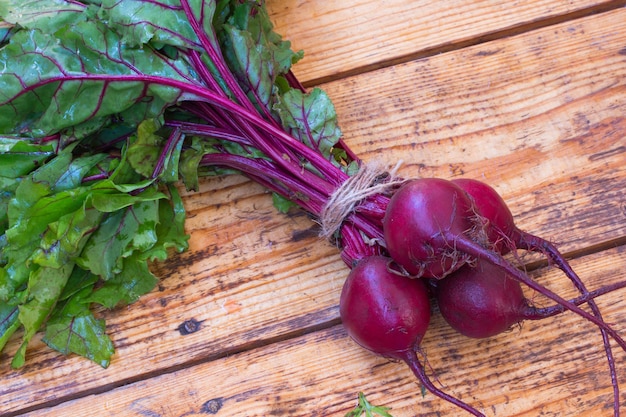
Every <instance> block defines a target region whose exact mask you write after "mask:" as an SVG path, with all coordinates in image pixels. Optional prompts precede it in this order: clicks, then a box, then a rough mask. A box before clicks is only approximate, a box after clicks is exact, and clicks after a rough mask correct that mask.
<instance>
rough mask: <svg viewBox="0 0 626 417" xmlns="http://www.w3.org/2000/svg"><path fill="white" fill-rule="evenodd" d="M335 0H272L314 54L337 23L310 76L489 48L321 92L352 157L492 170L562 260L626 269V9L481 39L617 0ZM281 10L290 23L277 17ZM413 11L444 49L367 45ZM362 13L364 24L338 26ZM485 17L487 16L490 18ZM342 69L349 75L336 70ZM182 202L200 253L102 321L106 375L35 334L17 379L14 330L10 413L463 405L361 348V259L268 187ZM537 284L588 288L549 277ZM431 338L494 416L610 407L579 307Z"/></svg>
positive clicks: (458, 389) (2, 366)
mask: <svg viewBox="0 0 626 417" xmlns="http://www.w3.org/2000/svg"><path fill="white" fill-rule="evenodd" d="M279 3H280V4H279ZM317 3H319V4H317ZM327 3H328V5H326V4H327ZM332 3H333V2H291V1H281V2H270V4H269V5H270V8H271V10H272V12H273V16H276V19H277V21H278V24H277V27H278V30H279V31H281V32H282V33H287V36H286V37H288V38H291V39H294V44H296V46H297V47H303V48H307V52H308V49H309V48H308V45H307V46H299V45H298V43H297V42H298V41H299V40H300V39H302V40H303V41H305V42H311V41H309V40H311V39H320V40H319V41H315V42H312V43H313V45H311V46H312V47H313V48H312V49H313V51H315V47H316V46H315V45H317V47H318V48H319V47H321V46H322V45H323V42H324V36H325V35H324V33H320V32H324V31H326V30H327V31H331V30H336V31H339V32H336V33H339V36H335V38H337V39H336V40H335V42H338V43H335V44H334V45H333V46H332V48H330V47H328V46H327V47H326V48H327V52H328V51H330V49H333V52H332V53H336V54H337V56H341V59H335V60H332V59H328V58H326V59H325V60H324V59H317V60H315V61H314V62H312V61H311V60H310V58H309V61H307V60H305V61H303V62H302V63H301V66H299V68H302V69H303V70H302V71H303V72H302V74H304V77H305V79H307V80H316V79H323V78H332V76H333V74H347V73H351V72H352V71H353V69H355V68H362V67H364V65H365V64H364V62H366V61H367V60H368V59H371V62H374V63H376V62H391V61H393V60H394V59H395V58H398V59H400V58H402V57H405V56H407V54H409V55H410V54H412V53H413V52H407V50H408V49H413V50H415V51H420V50H421V51H424V50H427V49H428V48H432V47H434V46H433V45H441V44H444V43H455V44H456V45H460V46H463V43H464V42H466V40H467V39H476V42H470V43H469V44H473V43H475V44H476V45H475V46H467V47H462V48H461V47H459V49H458V50H453V51H450V52H447V53H444V54H439V55H436V56H428V57H427V58H423V59H418V60H414V61H409V62H405V63H403V64H397V65H392V66H389V67H386V68H383V69H380V70H376V71H368V72H363V73H359V74H358V75H354V76H348V77H344V76H342V78H341V79H340V80H337V81H336V82H329V83H326V84H323V85H322V87H323V88H324V89H325V90H326V91H328V93H329V94H330V95H331V97H332V99H333V101H334V102H335V105H336V108H337V112H338V117H339V120H340V123H341V126H342V129H343V131H344V134H345V136H346V140H347V142H348V144H349V146H351V147H352V148H353V149H354V150H355V151H356V152H357V153H358V154H359V155H361V156H362V157H363V158H364V159H366V160H371V159H382V160H384V161H387V162H389V163H394V162H395V161H397V160H400V159H402V160H403V161H404V165H403V167H402V174H403V175H405V176H418V175H421V176H430V175H436V176H441V177H444V178H451V177H459V176H473V177H477V178H483V179H485V180H486V181H488V182H489V183H490V184H492V185H494V186H495V187H496V188H497V189H498V190H499V191H500V192H501V193H502V194H503V196H504V197H505V199H506V200H507V202H508V203H509V205H510V206H511V208H512V210H513V212H514V213H515V214H516V219H517V221H518V223H519V224H520V226H522V227H524V228H525V229H528V230H531V231H533V232H536V233H537V234H540V235H542V236H545V237H549V238H550V239H552V240H553V241H555V242H557V243H558V244H559V245H560V246H561V247H562V248H563V249H564V250H566V251H567V252H569V253H573V254H578V255H580V254H586V253H592V252H597V251H599V250H600V249H607V248H609V247H611V246H616V247H617V248H616V249H611V250H606V251H603V252H598V253H596V254H593V255H590V256H585V257H581V258H580V259H577V261H576V268H577V270H578V271H579V273H580V275H581V276H582V277H583V279H585V281H586V282H590V283H592V282H595V281H594V280H596V279H621V278H622V276H623V270H624V268H625V267H626V260H625V258H624V247H625V246H624V245H625V244H626V242H625V238H624V237H625V236H626V198H625V196H624V190H626V170H625V169H624V161H625V157H624V155H626V140H625V137H626V119H625V118H624V114H626V113H625V110H626V104H625V103H626V85H625V84H626V83H625V81H624V80H625V79H626V52H625V50H626V28H625V27H624V25H623V22H624V21H626V9H616V10H614V11H611V12H607V13H601V14H597V15H593V16H589V17H585V18H580V19H574V20H567V21H566V22H564V23H560V24H555V25H550V26H546V27H542V28H538V29H536V30H529V31H528V32H524V33H521V34H518V35H516V36H512V37H504V38H501V39H494V40H492V41H490V42H486V43H483V42H482V41H480V39H479V38H480V37H481V36H484V35H485V34H486V33H491V32H500V33H504V32H505V31H506V30H507V28H511V27H522V26H526V25H528V24H529V22H532V21H536V20H542V21H546V20H549V19H551V18H554V17H555V16H567V15H570V14H571V13H573V12H574V11H576V10H581V9H582V8H584V7H587V6H589V7H591V6H602V5H604V4H608V2H606V3H605V2H582V1H577V2H548V1H545V2H543V1H535V2H530V1H528V2H515V3H514V4H512V5H507V7H508V9H506V10H507V12H506V13H505V12H504V9H503V8H502V7H501V6H498V5H496V4H494V3H493V2H467V1H466V2H458V4H457V5H456V6H457V7H456V8H452V9H448V8H447V6H445V7H444V6H437V2H435V4H430V5H428V6H427V7H426V6H424V4H421V3H420V2H414V3H406V2H403V5H401V4H400V2H383V3H385V4H386V5H387V6H388V7H390V10H394V13H390V12H389V13H388V10H387V9H385V8H380V7H379V6H378V5H379V3H380V2H372V1H370V2H365V1H355V2H351V3H350V4H351V5H352V6H353V7H352V8H350V7H348V6H342V7H337V6H332V5H331V4H332ZM439 3H442V2H439ZM342 4H344V3H342ZM345 4H347V3H345ZM446 4H448V3H447V2H446ZM282 5H284V7H285V8H286V9H285V10H283V9H280V7H278V6H282ZM417 5H421V7H418V6H417ZM533 5H534V7H531V6H533ZM401 6H402V7H404V8H401ZM310 7H318V8H322V9H323V10H324V12H323V13H318V14H310V16H317V17H318V19H320V20H318V21H317V24H315V25H312V24H308V23H305V22H304V21H303V20H297V18H296V17H297V16H300V15H301V14H302V15H304V12H303V9H302V8H305V9H304V10H310V9H306V8H310ZM511 7H519V9H515V10H517V13H512V12H511V10H513V9H511ZM372 10H376V11H378V10H380V11H381V12H380V13H379V15H380V16H379V17H378V19H377V22H378V23H376V24H375V25H374V26H368V27H367V28H366V27H365V26H364V25H358V24H357V23H358V22H359V20H361V21H363V20H368V19H369V18H370V17H371V15H372ZM296 11H297V13H296ZM400 11H403V12H404V13H400ZM452 11H454V13H452ZM281 13H288V14H290V15H292V16H293V18H294V19H295V20H289V19H287V20H281V19H284V18H283V17H281ZM346 13H348V14H346ZM433 13H434V14H433ZM407 15H411V16H413V18H414V19H416V21H417V22H428V24H429V25H430V26H431V29H428V30H431V31H432V30H434V29H432V26H433V25H434V23H435V22H440V23H441V25H440V28H439V30H440V32H439V34H440V36H441V39H440V41H439V43H437V42H436V39H435V38H436V36H435V35H430V38H429V37H428V36H427V28H424V26H423V25H415V24H414V25H412V26H407V27H405V28H403V29H401V31H399V32H398V31H396V32H395V36H393V37H391V36H390V37H388V39H387V42H391V40H390V39H393V40H394V42H395V43H393V44H391V45H390V46H388V47H385V48H380V44H378V43H376V42H373V41H372V39H382V41H384V38H380V36H382V35H381V33H383V32H386V28H387V27H391V25H392V24H398V23H399V22H400V21H404V20H405V19H404V17H405V16H407ZM346 16H351V18H350V19H347V20H349V23H350V25H352V29H351V30H352V32H340V31H341V28H340V27H339V26H342V24H346V21H347V20H346ZM479 16H480V17H481V19H482V21H484V26H483V24H481V25H477V24H476V23H475V22H476V21H477V19H478V17H479ZM513 20H517V22H514V21H513ZM368 21H369V20H368ZM287 22H290V23H289V25H287ZM320 22H325V23H324V24H323V25H322V24H321V23H320ZM498 22H499V23H498ZM307 25H308V26H307ZM286 26H289V27H288V28H287V27H286ZM478 26H481V29H480V30H479V29H478ZM320 27H323V28H324V31H320V30H319V28H320ZM282 28H286V29H289V28H292V29H293V30H296V32H295V33H293V34H291V35H290V34H289V32H288V30H285V31H282ZM298 31H301V32H298ZM368 34H369V36H368ZM300 35H301V36H300ZM298 36H300V37H298ZM316 36H319V38H316ZM377 36H378V37H379V38H377ZM350 37H351V38H350ZM396 38H398V39H397V40H396ZM424 38H426V40H425V41H424V42H425V43H423V44H416V39H424ZM428 38H429V39H428ZM307 39H309V40H307ZM350 39H351V40H350ZM305 45H306V43H305ZM346 48H349V49H351V50H352V52H346ZM383 50H384V51H383ZM314 53H315V52H314ZM390 53H391V54H392V57H390V56H388V55H386V54H390ZM360 54H364V55H363V56H361V55H360ZM309 56H311V55H309ZM367 57H369V58H367ZM335 61H336V62H335ZM344 61H345V62H348V65H349V66H350V67H349V68H348V67H347V68H336V67H335V65H336V64H338V63H339V62H344ZM375 65H377V64H375ZM316 66H319V67H318V68H317V69H316ZM365 66H367V65H365ZM322 68H323V69H322ZM316 71H318V72H316ZM184 198H185V205H186V208H187V210H188V213H189V219H188V221H187V223H186V227H187V231H188V232H189V233H190V234H191V241H190V243H191V248H190V250H189V251H188V252H187V253H184V254H182V255H179V256H175V257H173V258H172V259H171V260H169V261H168V262H165V263H163V264H159V265H155V266H154V270H155V272H156V273H157V275H158V276H160V277H162V278H163V280H162V281H161V283H160V285H159V288H158V289H157V290H155V291H153V292H152V293H150V294H148V295H147V296H145V297H143V298H142V299H140V301H138V302H137V303H136V304H134V305H132V306H129V307H125V308H117V309H115V310H112V311H99V312H98V315H99V316H100V317H104V318H106V319H107V322H108V323H109V327H108V329H109V332H110V334H111V335H112V337H113V340H114V343H115V345H116V349H117V354H116V356H115V357H114V360H113V362H112V364H111V366H110V368H109V369H107V370H102V369H100V368H98V367H97V366H95V365H93V364H91V363H88V362H87V361H86V360H83V359H80V358H76V357H68V358H64V357H61V356H59V355H58V354H56V353H54V352H51V351H50V350H49V349H48V348H47V347H46V346H45V345H44V344H43V343H42V342H41V340H40V339H38V338H37V339H36V340H35V341H34V342H33V344H32V346H31V348H30V349H29V353H28V365H27V366H26V367H24V368H23V369H21V370H19V371H13V370H11V369H10V368H9V359H8V356H9V355H10V354H12V353H13V352H14V351H15V349H17V345H18V340H17V338H14V339H13V340H12V341H11V342H10V344H9V346H8V349H7V352H5V353H3V354H2V355H1V356H0V376H1V377H2V383H1V384H0V415H19V414H23V413H25V412H26V411H29V410H31V411H32V413H31V414H32V415H41V416H65V415H72V416H74V415H76V416H79V415H110V414H106V413H109V412H110V413H115V415H122V416H123V415H129V416H131V415H155V416H156V415H159V416H181V415H194V413H195V414H198V415H206V414H207V411H206V410H205V409H203V408H202V407H203V406H204V404H207V401H209V400H211V399H214V398H223V399H225V400H224V402H223V411H220V414H218V415H229V416H230V415H233V416H236V415H241V416H244V415H246V416H247V415H250V416H252V415H289V416H291V415H294V416H297V415H323V416H329V415H338V416H339V415H342V413H345V412H346V411H347V409H348V408H350V407H351V406H352V405H353V403H354V399H355V396H356V392H357V391H358V390H360V389H363V390H365V391H367V392H368V394H370V393H371V394H372V397H371V399H372V400H374V401H376V402H381V403H385V404H388V405H391V406H392V407H393V408H394V411H395V410H398V413H397V414H396V413H395V412H394V416H395V417H402V416H408V415H416V414H418V413H420V414H421V413H422V412H425V410H427V411H426V412H425V413H426V414H423V415H429V414H428V413H430V415H435V413H437V412H441V413H442V414H443V415H455V413H456V411H454V410H453V409H452V408H450V407H449V406H448V405H447V404H444V403H442V402H441V401H439V400H436V399H433V398H432V396H431V397H428V396H427V397H426V398H425V399H422V398H421V397H420V395H419V387H418V386H417V385H416V383H415V381H414V380H413V378H412V377H411V375H409V374H408V371H406V370H405V369H404V367H402V366H400V365H398V364H392V363H388V362H387V361H385V360H381V359H378V358H375V357H373V356H372V355H369V354H368V353H367V352H363V351H362V350H361V349H359V348H358V347H356V346H354V344H353V343H352V342H350V341H349V340H348V339H347V338H346V336H345V335H344V333H343V331H342V330H341V327H340V326H337V323H338V321H337V320H338V313H337V302H338V297H339V291H340V288H341V285H342V282H343V279H344V277H345V274H346V273H347V268H346V267H345V266H344V265H343V263H342V262H341V260H340V259H339V256H338V251H337V249H336V248H334V247H332V245H330V244H328V243H325V242H321V241H320V240H319V239H318V238H317V236H316V233H317V232H316V228H315V224H314V223H313V222H312V221H311V220H310V219H309V218H308V217H307V216H305V215H303V214H302V213H298V212H293V213H290V214H289V215H281V214H278V213H276V211H275V210H274V208H273V207H272V205H271V198H270V197H269V195H267V193H266V192H265V191H264V190H263V189H262V188H261V187H260V186H258V185H255V184H253V183H251V182H249V181H247V180H246V179H244V178H242V177H239V176H232V177H227V178H218V179H212V180H206V181H204V182H203V183H202V186H201V190H200V191H199V192H197V193H185V197H184ZM557 275H558V274H557ZM537 277H538V279H541V280H545V282H548V281H549V282H550V285H551V286H553V288H554V289H555V290H557V291H558V292H563V293H564V294H569V295H573V292H571V288H570V287H571V286H570V285H569V284H568V283H567V282H565V281H564V280H562V279H561V280H553V274H552V273H545V274H544V273H543V272H542V273H538V274H537ZM542 282H543V281H542ZM621 298H623V292H620V293H616V294H614V295H612V296H610V297H608V298H607V299H606V300H607V302H606V304H605V308H604V309H603V311H606V313H607V316H608V317H610V321H611V322H613V323H623V322H624V317H623V315H624V311H625V310H624V308H623V307H622V305H623V304H622V303H621ZM192 319H193V320H196V321H197V322H198V323H199V330H198V331H197V332H195V333H192V334H188V335H184V336H183V335H182V334H181V332H180V331H179V328H180V326H181V325H182V324H184V323H185V322H186V321H189V320H192ZM561 320H563V321H561ZM618 330H622V331H624V329H623V327H621V328H620V327H618ZM568 332H569V333H568ZM430 333H431V336H429V341H428V342H427V343H426V345H425V349H426V350H427V353H428V357H429V360H431V361H432V365H433V367H435V370H436V372H437V375H438V377H439V378H440V380H441V381H443V382H444V383H445V384H446V387H447V389H449V390H450V391H451V392H453V393H455V394H456V395H459V396H461V397H462V398H464V399H466V400H467V401H469V402H471V403H473V404H480V405H481V406H484V407H485V409H486V412H487V413H488V415H507V416H509V415H526V416H536V415H540V411H544V412H545V413H546V414H550V413H552V414H553V415H571V414H572V410H585V412H587V411H588V412H589V413H590V414H588V415H600V416H602V415H610V410H607V409H605V407H607V406H610V385H609V381H608V380H607V378H606V369H605V368H606V365H605V362H604V358H603V356H602V352H601V351H600V349H599V346H600V345H599V341H598V338H597V335H596V332H595V330H594V329H593V328H591V327H590V326H588V325H585V324H581V321H580V320H578V319H577V318H576V317H575V316H573V315H563V316H562V318H560V319H559V321H556V322H554V323H541V324H539V323H538V324H527V325H525V326H524V329H523V331H522V332H521V333H520V334H519V335H518V337H515V338H511V337H508V335H507V336H505V337H501V338H496V339H494V340H489V341H484V342H479V343H477V342H476V341H469V340H465V339H463V338H460V337H458V336H455V335H454V334H452V333H451V332H450V331H449V330H446V328H445V326H444V325H443V323H442V322H441V320H440V319H437V318H436V319H434V323H433V329H432V330H431V332H430ZM511 339H513V340H511ZM529 346H530V347H532V349H529ZM511 352H519V353H520V357H519V358H518V357H517V356H515V355H512V354H511ZM618 354H619V355H620V356H618V358H619V360H621V362H622V363H623V360H624V354H623V352H618ZM450 358H453V359H454V365H453V366H449V359H450ZM565 358H567V359H568V360H567V361H566V360H565ZM339 363H340V364H342V365H343V366H342V367H341V368H340V367H338V366H337V364H339ZM582 363H584V366H581V364H582ZM621 381H626V378H624V375H622V378H621ZM539 386H540V387H541V389H538V388H537V387H539ZM494 387H495V388H494ZM544 387H546V388H545V389H544ZM90 394H92V395H93V396H89V395H90ZM83 396H85V397H84V399H81V398H80V397H83ZM72 398H77V399H76V400H75V401H70V402H67V403H65V402H66V401H68V400H70V399H72ZM57 403H58V404H59V405H58V406H57V407H53V405H54V404H57ZM211 405H215V403H210V404H208V405H206V407H209V406H211ZM94 407H96V408H94ZM83 409H84V410H89V411H90V412H89V413H87V411H81V410H83ZM81 413H83V414H81ZM84 413H87V414H84ZM150 413H152V414H150ZM186 413H188V414H186ZM316 413H318V414H316Z"/></svg>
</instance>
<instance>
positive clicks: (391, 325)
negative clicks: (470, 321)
mask: <svg viewBox="0 0 626 417" xmlns="http://www.w3.org/2000/svg"><path fill="white" fill-rule="evenodd" d="M392 263H393V261H392V260H391V259H390V258H387V257H385V256H370V257H367V258H363V259H362V260H360V261H359V262H358V263H357V264H356V265H355V266H354V268H353V269H352V270H351V271H350V274H349V275H348V278H347V279H346V281H345V283H344V286H343V289H342V291H341V297H340V302H339V312H340V314H341V320H342V322H343V326H344V327H345V329H346V331H347V332H348V334H349V335H350V337H351V338H352V339H353V340H354V341H355V342H356V343H358V344H359V345H361V346H362V347H363V348H365V349H367V350H369V351H371V352H373V353H375V354H377V355H380V356H383V357H387V358H391V359H396V360H401V361H404V362H405V363H406V364H407V365H408V366H409V368H410V369H411V370H412V371H413V373H414V374H415V376H416V377H417V378H418V379H419V380H420V382H421V383H422V385H423V386H424V387H425V388H426V389H427V390H429V391H430V392H432V393H433V394H434V395H436V396H438V397H440V398H442V399H444V400H446V401H449V402H451V403H452V404H455V405H456V406H458V407H460V408H462V409H464V410H465V411H467V412H469V413H471V414H473V415H475V416H483V414H482V413H480V412H479V411H477V410H476V409H474V408H472V407H471V406H469V405H468V404H466V403H464V402H462V401H461V400H459V399H457V398H455V397H453V396H451V395H449V394H447V393H445V392H443V391H441V390H440V389H439V388H437V387H436V386H435V385H434V384H433V383H432V382H431V381H430V379H429V378H428V376H427V375H426V373H425V371H424V366H423V365H422V363H421V362H420V359H419V357H418V355H417V353H416V352H417V351H419V348H420V343H421V341H422V339H423V337H424V334H425V333H426V329H427V328H428V324H429V322H430V314H431V312H430V300H429V292H428V288H427V286H426V284H425V282H424V280H421V279H410V278H407V277H405V276H401V275H398V274H397V273H395V272H393V271H392V270H390V268H391V267H392Z"/></svg>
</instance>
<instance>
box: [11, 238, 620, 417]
mask: <svg viewBox="0 0 626 417" xmlns="http://www.w3.org/2000/svg"><path fill="white" fill-rule="evenodd" d="M621 246H625V247H626V236H624V237H619V238H616V239H613V240H609V241H606V242H603V243H599V244H597V245H594V246H590V247H588V248H585V249H583V250H578V251H573V252H568V253H564V254H563V256H564V257H565V258H566V259H568V261H571V260H572V259H578V258H583V257H585V256H590V255H594V254H597V253H601V252H603V251H605V250H611V249H615V248H618V247H621ZM547 266H548V261H546V260H539V261H531V262H529V263H527V264H524V265H523V266H521V267H522V268H523V269H524V270H525V271H527V272H532V271H533V270H538V269H541V268H545V267H547ZM339 325H341V319H340V318H339V317H336V318H334V319H330V320H328V321H325V322H322V323H318V324H316V325H312V326H308V327H304V328H301V329H298V330H294V331H291V332H287V333H283V334H279V335H276V336H274V337H269V338H265V339H259V340H256V341H253V342H250V343H247V344H244V345H241V346H237V347H236V348H233V349H227V350H223V351H220V352H218V353H215V354H212V355H208V356H205V357H202V358H199V359H195V360H191V361H189V362H185V363H181V364H177V365H173V366H170V367H167V368H161V369H159V370H158V371H152V372H146V373H143V374H137V375H134V376H133V377H132V378H125V379H122V380H118V381H116V382H115V383H110V384H107V385H102V386H98V387H96V388H91V389H88V390H85V391H81V392H79V393H76V394H72V395H68V396H65V397H59V398H56V399H54V400H51V401H46V402H44V403H40V404H37V405H35V406H33V407H25V408H22V409H20V410H16V411H13V412H9V413H7V414H3V415H2V417H17V416H19V415H22V414H25V413H31V412H35V411H38V410H45V409H47V408H51V407H54V406H57V405H60V404H63V403H66V402H68V401H73V400H78V399H81V398H84V397H88V396H90V395H97V394H102V393H105V392H108V391H111V390H114V389H116V388H119V387H122V386H125V385H128V384H133V383H136V382H140V381H145V380H149V379H152V378H156V377H159V376H163V375H168V374H172V373H175V372H177V371H180V370H182V369H187V368H193V367H195V366H198V365H202V364H204V363H208V362H213V361H216V360H219V359H223V358H226V357H228V356H234V355H237V354H240V353H244V352H248V351H251V350H255V349H260V348H263V347H267V346H270V345H272V344H277V343H281V342H284V341H287V340H289V339H294V338H297V337H301V336H305V335H307V334H312V333H316V332H320V331H324V330H327V329H330V328H332V327H335V326H339Z"/></svg>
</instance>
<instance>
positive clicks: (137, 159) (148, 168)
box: [126, 119, 165, 178]
mask: <svg viewBox="0 0 626 417" xmlns="http://www.w3.org/2000/svg"><path fill="white" fill-rule="evenodd" d="M160 127H161V126H160V123H158V122H157V121H156V120H155V119H150V120H144V121H143V122H141V123H140V124H139V126H138V128H137V135H136V136H135V139H134V140H133V141H132V142H131V144H130V146H129V147H128V150H127V151H126V157H127V158H128V162H129V163H130V165H131V166H132V167H133V168H134V169H135V171H137V172H138V173H139V174H141V175H143V176H144V177H146V178H150V177H152V173H153V172H154V168H155V166H156V163H157V161H158V160H159V155H160V154H161V150H162V149H163V144H164V143H165V140H164V139H163V138H162V137H161V136H159V135H157V134H155V133H156V132H157V131H158V130H159V128H160Z"/></svg>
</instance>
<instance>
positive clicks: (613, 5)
mask: <svg viewBox="0 0 626 417" xmlns="http://www.w3.org/2000/svg"><path fill="white" fill-rule="evenodd" d="M622 7H626V0H614V1H609V2H608V3H603V4H599V5H595V6H591V7H588V8H585V9H581V10H576V11H573V12H569V13H563V14H560V15H557V16H548V17H545V18H541V19H537V20H535V21H532V22H528V23H521V24H519V25H515V26H511V27H508V28H503V29H499V30H494V31H492V32H487V33H485V34H483V35H480V36H477V37H475V38H471V39H464V40H459V41H456V42H449V43H445V44H443V45H437V46H434V47H430V48H424V49H421V50H419V51H417V52H415V53H410V54H406V55H401V56H398V57H395V58H393V59H387V60H382V61H378V62H375V63H373V64H369V65H362V66H359V67H356V68H353V69H351V70H348V71H342V72H337V73H334V74H331V75H328V76H324V77H318V78H313V79H311V80H307V81H303V82H302V84H303V86H304V87H305V88H311V87H314V86H317V85H320V84H325V83H329V82H333V81H338V80H340V79H342V78H348V77H353V76H356V75H359V74H364V73H367V72H371V71H375V70H379V69H383V68H387V67H392V66H395V65H400V64H404V63H407V62H410V61H415V60H418V59H423V58H428V57H432V56H435V55H439V54H443V53H446V52H452V51H456V50H460V49H464V48H467V47H470V46H475V45H480V44H483V43H487V42H491V41H495V40H498V39H503V38H507V37H511V36H516V35H520V34H523V33H526V32H531V31H534V30H537V29H543V28H546V27H549V26H554V25H558V24H561V23H565V22H568V21H573V20H576V19H581V18H584V17H588V16H592V15H596V14H601V13H607V12H610V11H612V10H616V9H620V8H622Z"/></svg>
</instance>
